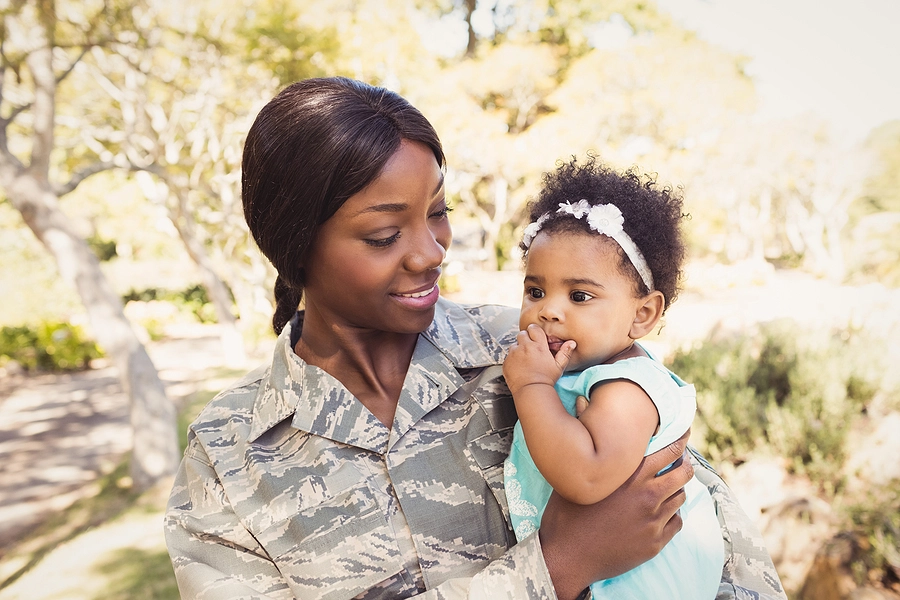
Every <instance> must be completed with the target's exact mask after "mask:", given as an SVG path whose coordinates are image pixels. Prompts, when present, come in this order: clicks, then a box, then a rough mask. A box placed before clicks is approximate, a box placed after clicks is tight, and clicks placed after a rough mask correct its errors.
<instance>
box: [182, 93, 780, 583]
mask: <svg viewBox="0 0 900 600" xmlns="http://www.w3.org/2000/svg"><path fill="white" fill-rule="evenodd" d="M443 165H444V156H443V152H442V150H441V145H440V141H439V140H438V137H437V135H436V133H435V132H434V130H433V128H432V127H431V125H430V124H429V123H428V121H427V120H426V119H425V118H424V117H423V116H422V115H421V113H419V112H418V111H417V110H416V109H415V108H414V107H412V106H411V105H410V104H409V103H408V102H406V101H405V100H404V99H403V98H401V97H399V96H398V95H396V94H394V93H392V92H390V91H387V90H383V89H380V88H373V87H370V86H368V85H365V84H362V83H359V82H356V81H352V80H348V79H341V78H332V79H312V80H306V81H302V82H299V83H296V84H293V85H291V86H289V87H288V88H286V89H285V90H283V91H282V92H281V93H279V94H278V95H277V96H276V97H275V98H274V99H273V100H272V101H271V102H270V103H269V104H268V105H266V107H264V108H263V110H262V111H261V112H260V114H259V115H258V117H257V119H256V121H255V122H254V124H253V126H252V127H251V129H250V132H249V133H248V137H247V141H246V144H245V149H244V158H243V189H242V193H243V201H244V214H245V217H246V219H247V223H248V225H249V227H250V231H251V232H252V234H253V236H254V239H255V240H256V242H257V244H258V245H259V247H260V249H261V250H262V252H263V253H264V254H265V255H266V256H267V257H268V258H269V260H271V261H272V263H273V265H274V266H275V268H276V270H277V271H278V279H277V281H276V284H275V295H276V302H277V308H276V314H275V317H274V323H273V324H274V327H275V331H276V332H277V333H279V334H280V335H279V338H278V342H277V344H276V349H275V353H274V357H273V359H272V362H271V364H270V365H269V366H267V367H266V368H264V369H261V370H259V371H256V372H254V373H251V374H250V375H248V376H247V377H246V378H245V379H244V380H243V381H241V382H239V383H237V384H236V385H235V386H233V387H232V388H231V389H229V390H226V391H225V392H223V393H222V394H220V395H219V396H218V397H217V398H216V399H214V400H213V401H211V402H210V404H209V405H208V406H207V407H206V408H205V409H204V410H203V412H202V413H201V415H200V416H199V417H198V418H197V420H196V421H195V422H194V424H193V425H192V426H191V429H190V433H189V440H188V448H187V450H186V452H185V458H184V460H183V462H182V465H181V468H180V470H179V473H178V476H177V479H176V481H175V485H174V487H173V490H172V495H171V498H170V502H169V507H168V511H167V519H166V536H167V543H168V546H169V552H170V554H171V556H172V561H173V565H174V568H175V573H176V576H177V578H178V585H179V589H180V590H181V594H182V597H184V598H204V599H205V598H215V599H222V598H237V597H241V598H247V597H252V598H335V599H336V598H403V597H409V596H414V595H421V596H423V597H424V598H469V597H471V598H487V599H492V598H504V597H506V598H554V597H557V598H560V599H563V600H568V599H570V598H575V597H577V596H579V595H580V594H582V592H583V591H584V590H585V589H586V588H587V586H588V585H589V584H590V583H591V582H592V581H596V580H599V579H605V578H608V577H611V576H614V575H617V574H619V573H622V572H625V571H627V570H629V569H630V568H632V567H634V566H635V565H638V564H641V563H643V562H644V561H646V560H648V559H649V558H651V557H652V556H654V555H655V554H656V553H657V552H658V551H659V549H660V548H662V547H663V546H664V545H665V544H666V543H667V542H668V541H669V540H670V539H671V538H672V537H673V536H674V535H675V533H676V532H677V531H678V529H679V528H680V526H681V520H680V517H679V516H678V514H677V510H678V507H679V506H680V505H681V503H682V502H683V501H684V493H683V491H682V490H681V488H682V487H683V486H684V484H685V483H686V482H687V481H688V479H690V477H691V475H692V473H693V471H694V468H693V466H692V463H691V461H687V460H682V461H680V462H679V467H678V468H676V469H673V470H671V471H669V472H667V473H666V474H665V475H663V476H660V477H654V474H655V473H656V472H657V471H659V470H660V469H661V468H662V467H663V466H664V465H667V464H669V463H670V462H672V460H673V458H677V457H680V456H681V455H682V453H683V452H684V448H685V444H686V437H685V439H682V440H680V441H679V442H677V443H675V444H673V445H672V446H670V447H668V448H666V449H664V450H662V451H660V452H659V453H658V454H657V455H652V456H650V457H647V459H645V461H644V463H643V464H642V465H641V467H640V468H639V469H638V470H637V471H636V472H635V474H634V475H633V476H632V477H631V479H630V480H629V481H628V482H626V484H625V485H623V486H622V487H621V488H620V489H619V490H618V491H617V492H616V493H614V494H612V495H611V496H609V497H608V498H607V499H606V500H604V501H603V502H601V503H599V504H597V505H594V506H587V507H585V506H577V505H574V504H570V503H567V502H565V501H563V500H562V499H560V498H558V497H553V498H552V499H551V501H550V502H549V504H548V506H547V508H546V509H545V513H544V517H543V520H542V522H541V527H540V530H539V532H538V533H537V534H535V535H533V536H531V537H530V538H528V539H526V540H523V541H522V542H520V543H518V544H516V542H515V536H514V535H513V532H512V530H511V529H510V526H509V514H508V508H507V501H506V496H505V494H504V491H503V485H502V481H503V473H502V469H503V461H504V459H505V458H506V455H507V454H508V451H509V444H510V440H511V436H512V428H513V426H514V424H515V420H516V414H515V409H514V406H513V402H512V398H511V397H510V395H509V391H508V389H507V388H506V385H505V383H504V381H503V378H502V369H501V364H502V361H503V358H504V355H505V349H506V348H507V347H508V345H509V344H510V343H511V342H512V341H513V340H514V339H515V334H516V320H517V311H516V310H515V309H512V308H505V307H497V306H470V307H461V306H458V305H455V304H453V303H451V302H448V301H446V300H443V299H441V298H440V297H439V290H438V287H437V282H438V278H439V276H440V272H441V271H440V267H441V263H442V262H443V260H444V257H445V253H446V249H447V248H448V247H449V245H450V239H451V232H450V225H449V222H448V219H447V211H448V208H447V204H446V200H445V194H444V187H443ZM301 296H302V299H303V303H304V310H303V311H302V312H298V311H297V307H298V305H299V304H300V301H301ZM697 471H698V474H697V475H698V477H704V474H702V473H700V472H701V471H705V469H702V468H698V469H697ZM704 482H708V484H709V485H710V486H715V487H716V489H717V490H718V497H719V498H721V499H722V501H723V503H722V506H723V513H724V514H725V515H726V516H727V517H728V518H729V520H728V521H727V522H726V531H727V533H728V535H729V536H731V537H732V538H734V539H737V540H741V539H743V538H742V537H741V536H742V535H744V536H747V537H746V539H747V544H745V546H746V547H747V548H749V547H750V544H751V543H752V542H755V541H756V540H757V538H756V537H755V536H754V534H753V533H752V531H753V530H752V527H751V526H750V525H749V522H747V520H746V517H744V516H743V514H742V513H740V511H739V509H737V508H736V505H734V503H733V502H729V500H730V496H728V492H727V490H726V489H725V488H724V485H722V484H721V481H720V480H718V479H717V478H716V477H715V475H714V474H712V473H711V472H706V473H705V478H704ZM745 527H750V528H749V529H745ZM735 528H738V529H735ZM598 540H599V542H600V543H598ZM736 551H737V555H738V556H739V557H740V555H741V553H742V552H743V546H742V547H736ZM758 554H759V555H760V556H759V560H754V561H753V562H752V565H754V566H753V567H751V566H750V565H751V563H750V562H749V561H742V560H741V559H740V558H739V559H738V560H737V561H736V562H735V564H733V565H732V566H731V567H726V570H725V572H724V573H723V586H722V589H723V590H726V591H725V592H722V593H720V597H729V594H731V595H732V596H733V595H734V591H733V590H734V589H735V587H736V586H737V587H744V588H747V589H750V590H753V591H755V592H758V593H762V594H766V593H770V594H771V595H772V597H783V596H782V595H781V592H780V587H779V589H778V590H771V589H770V587H771V586H765V585H764V581H766V577H768V578H769V579H768V581H771V582H772V583H773V584H774V585H775V586H778V578H777V575H775V572H774V569H773V568H772V567H771V561H770V560H769V558H768V556H767V555H766V553H765V550H764V549H763V548H762V545H761V544H760V545H759V552H758ZM757 565H758V566H757ZM754 568H755V569H757V570H758V572H756V571H754V570H753V569H754ZM728 590H731V591H730V592H729V591H728ZM723 594H724V595H723Z"/></svg>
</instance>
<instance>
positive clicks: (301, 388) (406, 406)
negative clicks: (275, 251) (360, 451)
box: [250, 298, 505, 453]
mask: <svg viewBox="0 0 900 600" xmlns="http://www.w3.org/2000/svg"><path fill="white" fill-rule="evenodd" d="M476 310H477V309H476ZM301 327H302V314H301V313H298V314H297V315H296V316H295V317H294V319H292V320H291V322H290V323H289V324H288V325H287V326H286V327H285V328H284V330H283V331H282V333H281V335H280V336H278V340H277V341H276V344H275V352H274V356H273V359H272V364H271V366H270V368H269V373H268V377H264V378H263V381H262V384H261V385H260V388H259V391H258V392H257V396H256V399H255V401H254V406H253V416H252V419H253V421H252V423H251V428H250V441H251V442H252V441H255V440H257V439H258V438H259V437H260V436H261V435H262V434H263V433H265V432H266V431H268V430H269V429H271V428H272V427H274V426H275V425H277V424H278V423H280V422H282V421H284V420H285V419H288V418H290V417H293V419H292V425H293V426H294V427H295V428H297V429H300V430H303V431H307V432H309V433H312V434H315V435H319V436H323V437H327V438H329V439H332V440H334V441H337V442H341V443H346V444H350V445H353V446H358V447H361V448H365V449H368V450H371V451H374V452H379V453H383V452H386V451H387V449H388V448H389V446H390V445H391V440H396V439H397V438H398V437H399V436H400V435H402V434H403V433H405V432H406V431H408V430H409V428H411V427H412V426H413V425H414V424H415V423H416V421H418V420H419V419H420V418H421V417H422V416H424V415H425V414H427V413H428V412H430V411H431V410H432V409H434V408H435V407H436V406H437V405H438V404H440V403H441V402H443V400H445V399H446V398H447V397H449V396H450V395H451V394H452V393H453V392H455V391H456V390H457V389H458V388H459V387H460V386H461V385H462V384H463V383H464V379H463V377H462V376H461V375H460V373H459V371H460V370H461V369H470V368H477V367H486V366H489V365H496V364H499V363H501V362H502V361H503V357H504V355H505V350H504V347H503V344H502V343H501V340H499V339H498V338H496V337H495V336H494V335H492V334H491V333H490V332H489V331H488V330H486V329H485V328H484V327H482V326H481V324H480V323H479V322H478V321H477V320H476V319H475V317H474V316H473V313H472V311H470V310H466V309H463V308H462V307H460V306H459V305H457V304H455V303H453V302H450V301H449V300H445V299H443V298H441V299H440V300H439V301H438V304H437V306H436V307H435V315H434V320H433V321H432V323H431V326H430V327H429V328H428V329H426V330H425V331H424V332H422V333H421V334H419V339H418V341H417V343H416V348H415V351H414V352H413V358H412V362H411V364H410V368H409V371H408V373H407V376H406V381H405V383H404V389H403V392H402V393H401V397H400V401H399V403H398V406H397V413H396V416H395V417H394V423H393V427H392V429H391V430H388V428H387V427H385V426H384V425H383V424H382V423H381V422H380V421H378V419H376V418H375V416H374V415H372V414H371V413H370V412H369V411H368V410H367V409H366V408H365V407H364V406H363V405H362V404H361V403H360V402H358V401H357V400H356V399H355V398H354V397H353V395H352V394H351V393H350V392H349V391H348V390H347V389H346V388H345V387H344V386H343V384H341V383H340V382H339V381H338V380H337V379H335V378H334V377H332V376H331V375H329V374H328V373H326V372H325V371H323V370H322V369H320V368H318V367H315V366H312V365H309V364H307V363H306V362H305V361H303V360H302V359H301V358H300V357H299V356H297V355H296V354H295V353H294V350H293V346H294V345H293V344H292V343H291V339H292V337H293V338H294V339H296V338H297V337H298V335H299V329H300V328H301ZM292 331H295V332H297V333H295V334H294V336H292V335H291V332H292Z"/></svg>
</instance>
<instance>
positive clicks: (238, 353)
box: [171, 190, 246, 367]
mask: <svg viewBox="0 0 900 600" xmlns="http://www.w3.org/2000/svg"><path fill="white" fill-rule="evenodd" d="M174 194H175V199H176V201H177V202H178V210H177V211H176V214H174V215H172V218H171V221H172V224H173V225H174V226H175V229H176V231H178V236H179V237H180V238H181V241H182V243H184V247H185V249H186V250H187V253H188V256H190V257H191V260H193V261H194V264H195V265H197V268H198V269H199V270H200V279H201V280H202V283H203V287H204V289H206V293H207V294H208V295H209V300H210V302H212V305H213V307H214V308H215V311H216V320H217V321H218V322H219V325H221V326H222V328H221V340H222V349H223V351H224V354H225V362H226V363H227V364H228V366H232V367H240V366H242V365H244V364H245V360H246V352H245V350H244V339H243V337H242V336H241V332H240V331H239V330H238V325H237V319H235V317H234V314H233V313H232V312H231V293H230V292H229V291H228V288H227V287H226V286H225V283H224V282H223V281H222V279H221V278H220V277H219V276H218V274H217V273H216V270H215V268H214V267H213V264H212V261H211V260H210V258H209V253H207V251H206V248H204V247H203V244H202V243H201V242H200V240H198V239H197V236H196V235H195V233H194V232H195V231H196V225H195V223H194V219H193V217H192V216H191V213H190V211H189V209H188V207H187V202H186V200H185V198H184V194H183V192H181V191H180V190H175V191H174Z"/></svg>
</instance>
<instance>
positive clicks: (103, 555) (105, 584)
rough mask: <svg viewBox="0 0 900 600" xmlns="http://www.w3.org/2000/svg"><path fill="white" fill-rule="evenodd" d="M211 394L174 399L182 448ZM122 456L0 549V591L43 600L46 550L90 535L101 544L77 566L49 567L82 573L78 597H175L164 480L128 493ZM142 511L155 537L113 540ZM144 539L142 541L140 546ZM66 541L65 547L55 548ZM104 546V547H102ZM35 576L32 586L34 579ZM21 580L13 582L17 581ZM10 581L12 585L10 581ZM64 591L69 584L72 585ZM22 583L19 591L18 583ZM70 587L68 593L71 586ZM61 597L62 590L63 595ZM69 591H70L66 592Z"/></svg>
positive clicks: (226, 373) (71, 545) (215, 377)
mask: <svg viewBox="0 0 900 600" xmlns="http://www.w3.org/2000/svg"><path fill="white" fill-rule="evenodd" d="M243 374H244V372H243V371H237V370H233V369H225V368H222V369H217V370H216V372H215V373H214V374H212V375H211V376H210V377H209V378H208V381H214V382H222V381H227V380H229V379H234V378H236V377H238V376H240V375H243ZM217 393H218V390H210V389H200V390H197V391H195V392H194V393H192V394H191V395H190V396H189V397H188V398H187V399H186V401H185V402H184V404H183V405H182V409H181V410H180V411H179V416H178V429H179V443H180V444H181V448H182V450H183V449H184V447H185V446H186V443H187V433H186V432H187V426H188V424H189V423H190V422H191V421H192V420H193V419H194V418H195V417H196V416H197V414H198V413H199V412H200V410H201V409H202V408H203V406H205V405H206V403H207V402H209V400H210V399H211V398H212V397H213V396H215V394H217ZM128 465H129V463H128V457H127V456H126V457H124V458H123V460H122V461H121V462H120V463H119V464H118V465H117V466H116V468H115V469H114V470H113V471H112V472H110V473H108V474H107V475H104V476H102V477H100V478H99V479H98V480H97V481H96V482H95V483H94V486H95V487H96V490H97V491H96V493H95V494H94V495H92V496H89V497H85V498H82V499H80V500H78V501H76V502H74V503H73V504H72V505H71V506H69V507H68V508H66V509H65V510H62V511H60V512H59V513H56V514H55V515H53V516H52V517H50V518H49V519H48V520H46V521H45V522H43V523H42V524H40V525H39V526H38V527H36V528H35V529H34V530H32V531H31V532H30V533H29V534H28V535H26V536H25V537H24V538H23V539H21V540H18V542H17V543H16V544H15V545H14V546H13V547H11V548H6V549H4V550H3V554H2V555H0V597H3V598H6V597H7V596H6V594H7V593H10V594H12V597H15V598H26V597H27V598H30V599H31V598H34V599H37V598H48V599H49V598H51V597H59V596H52V595H43V596H42V595H40V594H41V593H46V592H43V590H41V589H38V588H39V587H40V582H41V578H42V575H41V573H40V571H41V565H42V563H44V562H45V561H46V562H49V561H50V560H51V558H52V557H53V556H54V553H63V552H74V551H76V550H74V549H75V548H76V547H77V544H78V541H79V539H80V538H81V539H84V538H86V537H87V536H92V539H94V540H95V541H96V540H98V539H102V540H108V541H109V542H110V544H109V547H107V544H106V543H105V542H102V543H100V544H99V546H101V549H99V550H98V551H97V552H94V549H93V548H92V549H91V550H90V552H89V554H90V555H89V556H78V557H76V560H78V561H79V562H80V563H81V565H80V566H75V567H73V568H72V571H73V572H71V573H70V572H68V570H67V571H66V572H61V573H54V576H57V575H58V576H59V577H61V578H83V579H84V581H85V585H84V586H82V588H81V589H80V590H78V592H77V593H78V596H77V597H78V598H79V599H82V600H94V599H97V600H99V599H100V598H103V599H104V600H116V599H123V600H125V599H127V600H151V599H152V600H156V599H159V600H168V599H172V600H177V599H178V598H179V594H178V589H177V586H176V583H175V574H174V572H173V571H172V565H171V562H170V561H169V555H168V553H167V552H166V550H165V546H164V542H163V541H162V525H161V523H162V518H163V514H164V511H165V503H166V499H167V496H168V492H169V488H170V487H171V482H168V481H167V482H162V483H161V484H160V485H159V486H157V487H156V488H153V489H151V490H149V491H148V492H145V493H144V494H136V493H135V492H133V491H132V490H131V489H130V487H128V486H127V485H126V482H128V481H130V479H129V477H128ZM148 517H149V518H150V520H151V521H154V522H155V523H159V526H158V527H156V526H155V525H154V527H152V529H151V531H150V533H149V536H150V537H154V536H155V535H156V532H158V534H159V537H158V538H155V539H150V540H142V542H141V544H139V545H135V544H132V545H125V546H123V545H121V544H127V541H126V540H118V542H119V544H120V545H119V546H118V547H116V542H117V540H115V539H114V537H115V536H117V535H119V533H117V532H118V531H119V530H120V529H122V528H128V527H129V525H130V524H134V526H135V527H138V528H139V527H145V526H146V525H142V523H146V522H147V519H148ZM144 542H148V543H149V544H150V547H144ZM63 546H67V548H63ZM103 547H106V550H105V551H104V550H103ZM32 579H33V580H35V581H37V582H38V583H37V585H36V584H35V581H32ZM20 580H21V581H20ZM17 582H18V585H17ZM73 586H74V587H72V589H73V590H74V589H77V586H75V585H74V584H73ZM24 588H27V589H26V590H25V592H24V594H23V592H22V589H24ZM73 593H74V592H73ZM67 597H69V596H67ZM72 597H74V596H72Z"/></svg>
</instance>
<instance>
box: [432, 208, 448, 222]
mask: <svg viewBox="0 0 900 600" xmlns="http://www.w3.org/2000/svg"><path fill="white" fill-rule="evenodd" d="M452 210H453V207H451V206H444V207H443V208H441V209H440V210H438V211H437V212H434V213H432V215H431V216H432V217H434V218H435V219H443V218H444V217H446V216H447V215H448V214H450V212H451V211H452Z"/></svg>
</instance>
